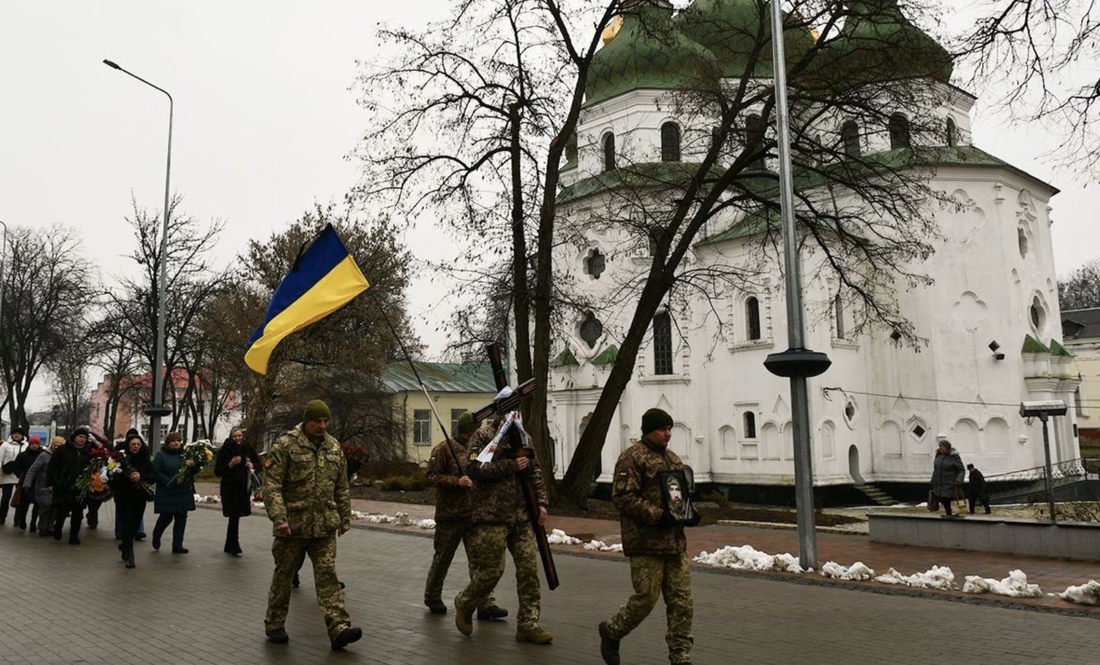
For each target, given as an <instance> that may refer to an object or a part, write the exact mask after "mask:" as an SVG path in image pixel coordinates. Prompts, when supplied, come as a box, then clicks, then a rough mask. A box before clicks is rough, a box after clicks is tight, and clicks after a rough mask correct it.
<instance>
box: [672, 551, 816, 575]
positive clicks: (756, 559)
mask: <svg viewBox="0 0 1100 665" xmlns="http://www.w3.org/2000/svg"><path fill="white" fill-rule="evenodd" d="M694 561H695V562H696V563H705V564H707V565H708V566H721V567H723V568H735V569H737V570H758V571H779V572H787V573H801V572H805V571H803V569H802V566H800V565H799V564H798V559H796V558H794V557H793V556H791V555H790V554H787V553H784V554H774V555H773V554H766V553H764V552H760V551H757V550H756V549H754V548H753V547H752V545H742V546H741V547H733V546H730V545H727V546H726V547H723V548H722V549H720V550H717V551H715V552H714V554H708V553H707V551H706V550H703V551H702V552H701V553H700V554H699V556H697V557H695V559H694Z"/></svg>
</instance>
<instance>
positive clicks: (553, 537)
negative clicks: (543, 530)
mask: <svg viewBox="0 0 1100 665" xmlns="http://www.w3.org/2000/svg"><path fill="white" fill-rule="evenodd" d="M546 541H547V542H548V543H550V544H551V545H580V544H581V542H582V541H581V539H580V538H574V537H573V536H570V535H569V534H568V533H566V532H564V531H562V530H561V529H554V530H553V531H551V532H550V535H549V536H547V537H546Z"/></svg>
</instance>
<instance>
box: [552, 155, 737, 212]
mask: <svg viewBox="0 0 1100 665" xmlns="http://www.w3.org/2000/svg"><path fill="white" fill-rule="evenodd" d="M699 167H700V164H699V163H698V162H640V163H637V164H631V165H629V166H623V167H620V168H617V169H612V170H611V171H604V172H603V173H597V174H596V175H593V176H589V177H587V178H582V179H581V180H578V181H577V182H575V183H573V184H572V185H569V186H568V187H564V188H562V190H561V191H560V192H558V204H559V205H560V204H562V203H568V202H570V201H577V200H579V199H583V198H585V197H588V196H593V195H596V194H600V193H602V192H606V191H610V190H614V189H619V188H622V187H630V188H640V187H683V186H685V185H687V183H688V181H690V180H691V178H693V177H694V176H695V173H696V172H697V171H698V170H699ZM724 172H725V168H723V167H719V166H715V167H712V169H711V175H710V176H709V177H708V179H710V180H713V179H715V178H718V177H719V176H721V175H722V173H724Z"/></svg>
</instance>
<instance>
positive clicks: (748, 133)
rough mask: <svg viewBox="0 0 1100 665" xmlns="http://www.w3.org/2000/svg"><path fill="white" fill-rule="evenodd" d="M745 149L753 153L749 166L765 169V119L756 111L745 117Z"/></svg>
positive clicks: (755, 168) (758, 169)
mask: <svg viewBox="0 0 1100 665" xmlns="http://www.w3.org/2000/svg"><path fill="white" fill-rule="evenodd" d="M745 150H747V151H748V152H749V154H750V155H752V161H750V162H749V168H750V169H754V170H757V171H763V170H764V121H763V120H761V118H760V116H758V115H756V114H755V113H754V114H752V115H750V116H749V117H747V118H745Z"/></svg>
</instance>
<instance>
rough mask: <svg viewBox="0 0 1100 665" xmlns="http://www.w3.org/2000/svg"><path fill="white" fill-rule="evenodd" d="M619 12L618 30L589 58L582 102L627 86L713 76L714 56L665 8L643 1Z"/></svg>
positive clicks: (695, 81)
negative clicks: (620, 15) (680, 25)
mask: <svg viewBox="0 0 1100 665" xmlns="http://www.w3.org/2000/svg"><path fill="white" fill-rule="evenodd" d="M622 17H623V22H622V27H621V28H619V31H618V33H617V34H616V35H615V36H614V38H613V39H611V41H610V43H608V44H607V45H605V46H604V47H603V48H602V49H600V50H599V51H597V52H596V55H595V57H594V58H593V59H592V65H591V68H590V69H589V71H588V80H587V82H586V85H585V104H586V105H591V104H595V103H597V102H602V101H604V100H607V99H611V98H612V97H615V96H617V95H621V94H623V93H625V92H630V91H631V90H640V89H657V90H691V89H698V88H699V87H700V83H701V82H702V81H706V80H708V79H711V78H712V77H714V76H715V75H716V72H717V68H718V63H717V60H716V59H715V57H714V55H713V54H711V53H710V52H709V51H707V50H706V49H705V48H703V47H702V46H700V45H699V44H697V43H695V42H693V41H692V40H690V39H688V38H687V37H686V36H685V35H684V34H683V33H682V32H681V31H680V29H679V22H678V21H675V20H673V19H672V13H671V10H670V9H669V8H667V7H661V6H657V5H653V4H649V3H645V4H643V5H641V6H634V7H633V8H631V9H629V10H627V11H625V12H624V13H623V14H622Z"/></svg>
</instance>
